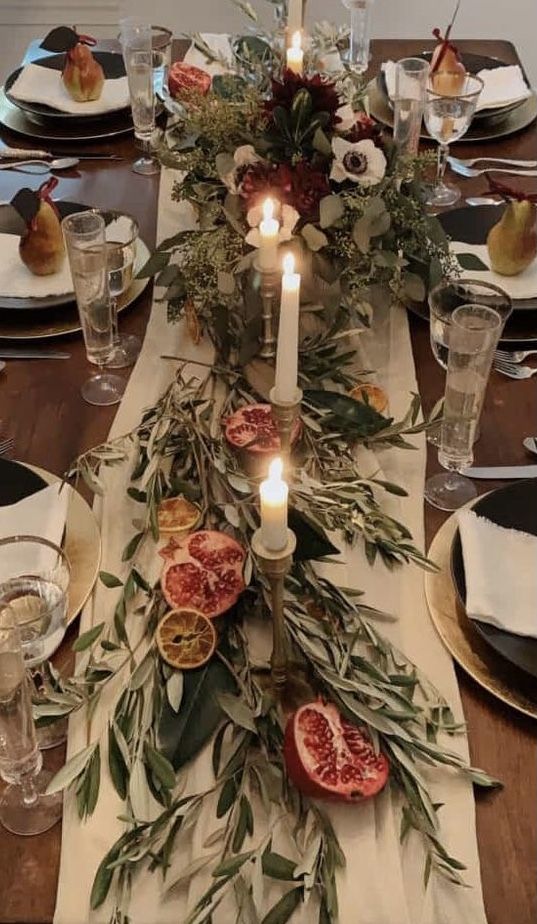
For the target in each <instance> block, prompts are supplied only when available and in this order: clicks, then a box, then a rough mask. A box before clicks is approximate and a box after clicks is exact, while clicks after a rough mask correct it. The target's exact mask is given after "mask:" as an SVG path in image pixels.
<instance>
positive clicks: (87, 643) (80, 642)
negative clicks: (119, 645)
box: [73, 622, 104, 651]
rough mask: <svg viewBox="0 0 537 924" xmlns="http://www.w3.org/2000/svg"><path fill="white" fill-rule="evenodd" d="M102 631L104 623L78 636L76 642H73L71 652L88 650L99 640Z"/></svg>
mask: <svg viewBox="0 0 537 924" xmlns="http://www.w3.org/2000/svg"><path fill="white" fill-rule="evenodd" d="M103 629H104V622H101V623H99V625H98V626H93V628H92V629H88V630H87V632H83V633H82V635H79V636H78V638H77V640H76V642H73V651H85V649H86V648H90V647H91V645H93V643H94V641H96V639H98V638H99V636H100V634H101V632H102V631H103Z"/></svg>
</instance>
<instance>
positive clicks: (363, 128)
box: [344, 112, 383, 148]
mask: <svg viewBox="0 0 537 924" xmlns="http://www.w3.org/2000/svg"><path fill="white" fill-rule="evenodd" d="M344 137H345V138H346V139H347V141H352V143H353V144H355V143H356V142H357V141H367V139H368V138H370V139H371V141H374V142H375V144H376V146H377V148H382V147H383V144H382V129H381V127H380V125H379V124H378V123H377V122H375V120H374V119H372V118H371V117H370V116H368V115H366V113H365V112H357V113H356V122H355V123H354V125H353V127H352V128H351V130H350V131H349V132H345V135H344Z"/></svg>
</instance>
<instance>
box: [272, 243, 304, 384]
mask: <svg viewBox="0 0 537 924" xmlns="http://www.w3.org/2000/svg"><path fill="white" fill-rule="evenodd" d="M299 309H300V274H299V273H295V258H294V257H293V254H292V253H288V254H286V255H285V257H284V260H283V276H282V300H281V306H280V326H279V328H278V349H277V352H276V377H275V381H274V392H275V396H276V399H277V400H278V401H294V400H295V395H296V389H297V383H298V319H299Z"/></svg>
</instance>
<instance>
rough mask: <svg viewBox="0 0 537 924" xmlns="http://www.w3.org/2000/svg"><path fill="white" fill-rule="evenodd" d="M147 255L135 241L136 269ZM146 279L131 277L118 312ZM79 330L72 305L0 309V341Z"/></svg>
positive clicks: (146, 248) (71, 332)
mask: <svg viewBox="0 0 537 924" xmlns="http://www.w3.org/2000/svg"><path fill="white" fill-rule="evenodd" d="M149 257H150V252H149V248H148V246H147V244H144V242H143V241H142V240H139V241H138V247H137V254H136V271H138V270H139V269H141V268H142V266H143V265H144V263H146V262H147V260H148V259H149ZM148 283H149V279H134V280H133V282H132V284H131V286H130V288H129V289H128V290H127V291H126V292H125V293H124V295H121V296H120V298H119V299H118V311H124V310H125V308H128V306H129V305H132V303H133V302H135V301H136V299H137V298H138V297H139V296H140V295H141V294H142V292H143V291H144V289H145V288H146V286H147V284H148ZM80 330H81V327H80V321H79V318H78V311H77V308H76V305H74V304H73V305H69V306H68V307H65V306H64V307H59V308H49V309H47V310H46V311H44V310H43V309H37V310H36V311H31V310H30V309H27V310H25V311H24V312H23V313H22V312H13V311H11V310H0V340H45V339H48V338H49V337H62V336H65V335H66V334H76V333H78V332H79V331H80Z"/></svg>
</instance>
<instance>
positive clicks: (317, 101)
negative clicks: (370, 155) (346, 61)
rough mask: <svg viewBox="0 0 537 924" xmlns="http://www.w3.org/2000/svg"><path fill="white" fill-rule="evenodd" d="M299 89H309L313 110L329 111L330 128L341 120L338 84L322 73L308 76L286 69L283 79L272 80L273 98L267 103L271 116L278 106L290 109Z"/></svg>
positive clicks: (268, 113) (268, 112)
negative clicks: (338, 111)
mask: <svg viewBox="0 0 537 924" xmlns="http://www.w3.org/2000/svg"><path fill="white" fill-rule="evenodd" d="M299 90H307V91H308V93H309V94H310V96H311V102H312V112H314V113H316V112H327V113H328V114H329V115H330V117H331V118H330V122H329V123H328V126H329V128H334V126H335V125H337V123H338V122H339V116H337V115H336V113H337V110H338V109H339V107H340V106H341V101H340V99H339V95H338V92H337V90H336V85H335V83H333V81H331V80H328V79H327V78H326V77H324V76H322V74H314V75H313V76H312V77H307V76H304V75H302V74H294V73H293V71H290V70H284V72H283V75H282V79H281V81H280V80H273V81H272V98H271V99H269V100H267V101H266V103H265V113H266V114H267V116H271V115H272V112H273V110H274V109H275V108H276V106H282V107H283V108H284V109H287V110H290V109H291V105H292V103H293V99H294V98H295V96H296V94H297V93H298V91H299Z"/></svg>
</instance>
